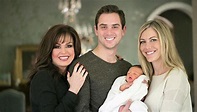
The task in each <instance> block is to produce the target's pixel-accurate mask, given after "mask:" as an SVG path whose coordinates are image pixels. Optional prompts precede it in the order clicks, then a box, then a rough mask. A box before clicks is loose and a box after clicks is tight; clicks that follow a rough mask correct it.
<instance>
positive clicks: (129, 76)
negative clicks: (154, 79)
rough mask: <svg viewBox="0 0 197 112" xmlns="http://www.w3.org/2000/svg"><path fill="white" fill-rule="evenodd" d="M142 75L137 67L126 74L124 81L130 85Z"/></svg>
mask: <svg viewBox="0 0 197 112" xmlns="http://www.w3.org/2000/svg"><path fill="white" fill-rule="evenodd" d="M142 74H143V71H142V69H141V68H138V67H131V68H130V69H129V71H128V72H127V77H126V80H127V82H128V83H132V82H133V81H134V80H135V79H137V78H138V77H139V76H140V75H142Z"/></svg>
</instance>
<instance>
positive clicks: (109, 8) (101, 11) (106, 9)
mask: <svg viewBox="0 0 197 112" xmlns="http://www.w3.org/2000/svg"><path fill="white" fill-rule="evenodd" d="M109 13H116V14H118V15H119V17H120V21H121V24H122V29H123V28H124V26H125V24H126V20H125V14H124V12H123V11H122V10H120V9H119V8H118V7H117V6H116V5H105V6H103V7H101V8H100V9H99V10H98V12H97V14H96V18H95V26H96V29H97V28H98V26H97V25H98V20H99V17H100V16H101V14H109Z"/></svg>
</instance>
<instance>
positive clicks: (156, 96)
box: [145, 68, 192, 112]
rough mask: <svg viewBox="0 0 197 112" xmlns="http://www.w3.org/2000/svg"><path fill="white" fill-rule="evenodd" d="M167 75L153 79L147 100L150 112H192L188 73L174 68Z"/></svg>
mask: <svg viewBox="0 0 197 112" xmlns="http://www.w3.org/2000/svg"><path fill="white" fill-rule="evenodd" d="M167 74H168V73H164V74H162V75H156V76H153V77H152V82H151V85H150V88H149V92H148V95H147V97H146V99H145V104H146V105H147V106H148V110H149V112H192V104H191V96H190V84H189V82H188V79H187V75H186V73H185V72H183V71H182V70H181V69H178V68H174V69H172V70H171V71H170V72H169V74H168V75H167ZM166 75H167V77H166Z"/></svg>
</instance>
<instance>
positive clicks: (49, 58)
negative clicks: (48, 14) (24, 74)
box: [29, 24, 88, 112]
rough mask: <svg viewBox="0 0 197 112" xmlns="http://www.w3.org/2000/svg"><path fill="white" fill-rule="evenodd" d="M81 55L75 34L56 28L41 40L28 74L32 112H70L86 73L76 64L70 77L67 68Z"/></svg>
mask: <svg viewBox="0 0 197 112" xmlns="http://www.w3.org/2000/svg"><path fill="white" fill-rule="evenodd" d="M80 54H81V43H80V39H79V36H78V34H77V32H76V31H75V30H74V29H73V28H72V27H70V26H68V25H63V24H59V25H55V26H53V27H51V28H50V29H49V30H48V32H47V33H46V34H45V36H44V37H43V39H42V41H41V43H40V46H39V49H38V52H37V57H36V62H35V64H34V66H33V69H32V70H31V73H30V81H29V84H30V101H31V106H32V112H73V111H74V108H75V105H76V103H77V94H78V92H79V90H80V88H81V87H82V85H83V83H84V81H85V79H86V76H87V74H88V72H87V71H86V70H85V68H84V67H83V65H80V64H79V63H77V64H76V65H75V67H74V70H73V72H72V75H70V73H69V72H68V71H67V69H68V66H69V65H70V64H71V63H72V61H73V60H74V59H76V58H77V57H79V55H80Z"/></svg>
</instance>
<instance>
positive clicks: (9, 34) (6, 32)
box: [0, 0, 191, 74]
mask: <svg viewBox="0 0 197 112" xmlns="http://www.w3.org/2000/svg"><path fill="white" fill-rule="evenodd" d="M171 1H181V2H184V3H187V4H191V1H190V0H148V1H147V0H124V1H120V0H107V1H106V0H82V9H81V10H80V12H79V13H78V15H77V16H78V19H79V21H80V22H89V23H91V24H92V26H93V24H94V17H95V14H96V11H97V10H98V9H99V8H100V7H101V6H102V5H105V4H116V5H118V6H119V7H120V8H122V9H123V10H124V11H125V14H126V20H127V33H126V35H125V37H124V38H123V40H122V41H121V44H120V47H119V49H118V53H119V54H121V55H122V56H123V57H124V58H125V59H126V60H128V61H129V62H131V63H133V64H136V63H138V61H137V32H138V29H139V27H140V25H141V24H142V23H143V22H144V21H145V20H146V19H147V17H148V15H149V14H150V13H151V11H153V10H154V9H155V8H157V7H158V6H160V5H162V4H164V3H166V2H171ZM153 3H154V4H153ZM0 9H1V10H0V14H1V18H0V21H1V25H0V32H1V33H0V39H1V41H0V42H1V43H0V45H1V46H0V59H1V60H0V74H1V73H5V72H12V71H13V68H14V60H15V47H16V46H17V45H22V44H38V43H39V42H40V39H41V37H42V35H43V34H44V33H45V32H46V30H47V29H48V28H49V27H50V26H52V25H54V24H58V23H62V22H63V15H62V14H61V13H60V10H59V9H58V1H57V0H14V1H13V0H1V4H0ZM87 12H88V13H87ZM95 38H96V37H95Z"/></svg>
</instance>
